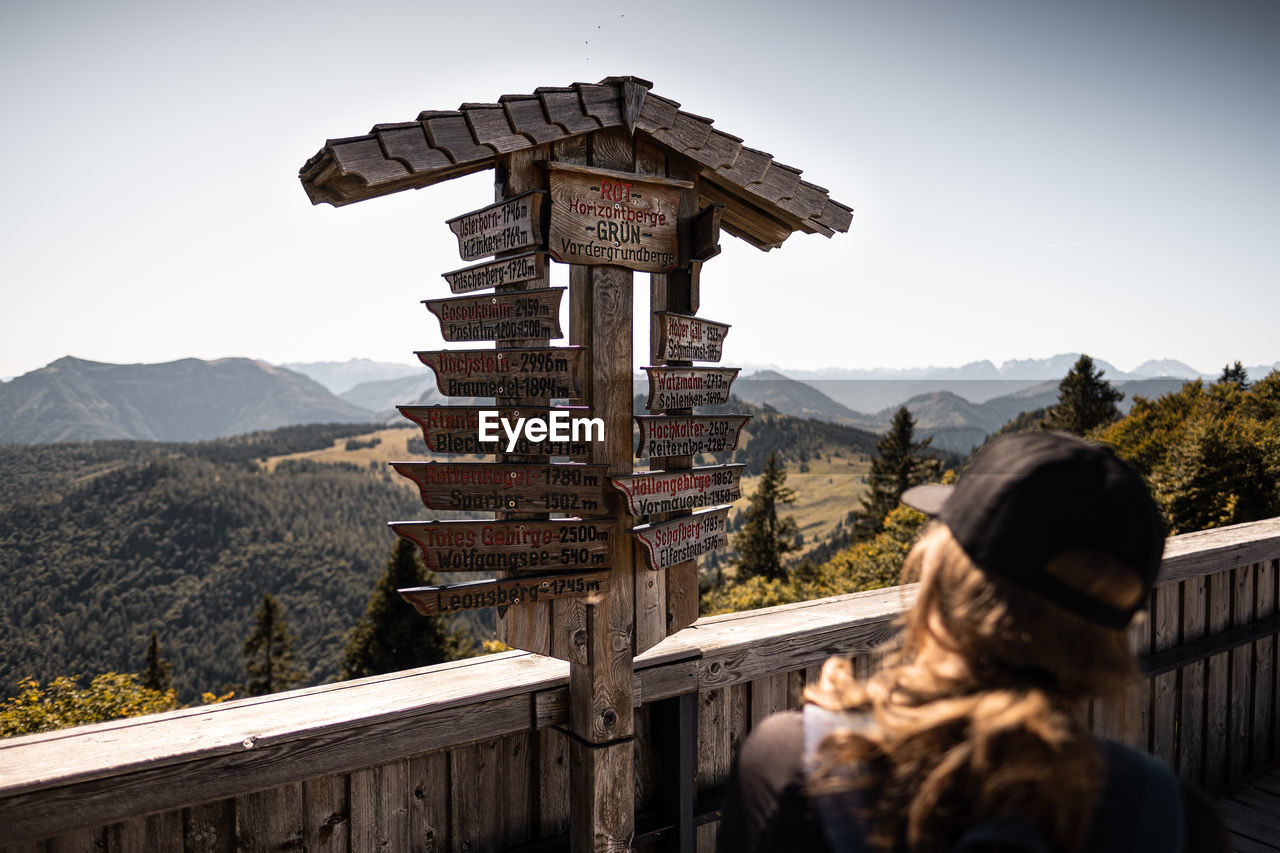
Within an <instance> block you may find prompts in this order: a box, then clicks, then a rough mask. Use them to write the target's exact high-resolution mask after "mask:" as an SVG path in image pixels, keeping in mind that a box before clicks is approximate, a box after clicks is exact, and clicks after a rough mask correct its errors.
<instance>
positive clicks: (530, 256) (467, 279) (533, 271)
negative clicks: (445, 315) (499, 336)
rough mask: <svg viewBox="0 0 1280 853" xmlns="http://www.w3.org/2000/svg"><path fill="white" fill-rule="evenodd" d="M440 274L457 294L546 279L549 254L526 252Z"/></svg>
mask: <svg viewBox="0 0 1280 853" xmlns="http://www.w3.org/2000/svg"><path fill="white" fill-rule="evenodd" d="M441 275H443V276H444V280H445V281H447V282H449V289H450V290H451V291H453V292H454V293H473V292H475V291H477V290H488V289H489V288H491V287H502V286H503V285H506V284H519V283H520V282H523V281H534V280H535V279H540V278H545V277H546V275H547V255H546V253H545V252H525V253H524V254H520V255H515V256H513V257H509V258H508V257H504V258H502V259H501V260H497V261H491V262H489V263H487V264H477V265H475V266H474V267H465V268H463V269H460V270H454V271H452V272H447V273H442V274H441Z"/></svg>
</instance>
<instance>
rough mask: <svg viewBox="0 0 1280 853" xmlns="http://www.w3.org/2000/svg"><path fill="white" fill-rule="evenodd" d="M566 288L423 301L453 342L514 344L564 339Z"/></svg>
mask: <svg viewBox="0 0 1280 853" xmlns="http://www.w3.org/2000/svg"><path fill="white" fill-rule="evenodd" d="M563 294H564V288H563V287H549V288H546V289H543V290H520V291H511V292H506V293H492V294H486V295H484V296H459V297H455V298H453V299H424V300H422V304H423V305H426V306H427V310H428V311H430V312H431V313H432V314H435V315H436V318H437V319H439V320H440V334H441V336H442V337H443V338H444V339H445V340H446V341H449V342H451V343H452V342H454V341H511V340H520V339H527V338H561V337H564V333H563V332H561V331H560V297H561V296H562V295H563Z"/></svg>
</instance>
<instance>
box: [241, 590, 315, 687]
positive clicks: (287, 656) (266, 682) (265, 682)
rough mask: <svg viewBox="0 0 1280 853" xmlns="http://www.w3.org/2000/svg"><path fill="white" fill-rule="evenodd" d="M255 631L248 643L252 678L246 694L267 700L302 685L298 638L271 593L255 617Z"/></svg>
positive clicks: (246, 657)
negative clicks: (296, 652) (296, 646)
mask: <svg viewBox="0 0 1280 853" xmlns="http://www.w3.org/2000/svg"><path fill="white" fill-rule="evenodd" d="M253 623H254V624H253V630H252V631H251V632H250V633H249V636H248V638H247V639H246V640H245V641H244V668H245V672H246V673H247V674H248V676H249V680H248V686H247V688H246V690H245V693H246V694H247V695H249V696H264V695H266V694H268V693H277V692H279V691H281V690H288V689H289V688H290V687H295V686H297V685H298V684H301V683H302V679H303V673H302V672H301V671H300V670H299V669H298V668H297V666H296V665H295V664H294V662H293V644H294V636H293V634H291V633H290V632H289V628H288V626H287V625H286V624H285V621H284V608H282V607H281V606H280V602H279V601H278V600H277V599H276V597H275V596H274V595H272V594H271V593H269V592H267V593H263V595H262V603H261V604H259V605H258V608H257V610H255V611H254V613H253Z"/></svg>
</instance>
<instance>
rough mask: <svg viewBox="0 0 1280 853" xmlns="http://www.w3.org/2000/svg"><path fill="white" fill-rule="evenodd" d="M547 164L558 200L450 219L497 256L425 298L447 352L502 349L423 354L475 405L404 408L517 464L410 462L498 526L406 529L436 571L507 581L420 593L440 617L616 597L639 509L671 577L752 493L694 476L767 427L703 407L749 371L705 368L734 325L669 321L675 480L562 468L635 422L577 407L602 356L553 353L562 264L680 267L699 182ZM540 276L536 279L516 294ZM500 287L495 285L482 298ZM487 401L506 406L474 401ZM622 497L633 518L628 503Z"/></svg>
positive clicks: (669, 423)
mask: <svg viewBox="0 0 1280 853" xmlns="http://www.w3.org/2000/svg"><path fill="white" fill-rule="evenodd" d="M546 167H547V174H548V179H549V186H550V189H549V190H547V191H543V190H535V191H532V192H526V193H523V194H521V195H518V196H516V197H514V198H511V199H507V200H505V201H501V202H498V203H497V204H493V205H489V206H488V207H484V208H481V209H480V210H475V211H472V212H470V213H466V214H463V215H461V216H458V217H455V218H454V219H451V220H449V223H448V224H449V228H450V229H451V230H452V231H453V233H454V234H455V235H456V236H457V238H458V252H459V254H460V255H461V256H462V259H463V260H464V261H475V260H481V259H486V258H491V259H489V260H484V261H483V262H482V263H480V264H476V265H473V266H470V267H466V268H464V269H458V270H453V271H451V272H447V273H444V274H443V275H444V278H445V280H446V281H447V282H448V283H449V288H450V290H452V291H453V293H455V294H461V295H459V296H454V297H452V298H443V299H427V300H424V304H425V305H426V307H427V309H428V310H429V311H430V312H431V313H432V314H434V315H435V317H436V319H437V320H439V322H440V330H441V336H442V337H443V338H444V340H445V341H447V342H449V343H460V342H461V343H470V342H490V341H491V342H494V343H496V344H497V346H496V347H495V348H493V349H451V350H433V351H425V352H419V353H418V354H417V355H418V358H419V360H420V361H421V362H422V363H423V364H425V365H427V366H428V367H430V368H431V369H432V370H433V371H434V373H435V377H436V387H437V388H438V390H439V392H440V393H441V394H442V395H444V396H446V397H455V398H459V397H460V398H470V400H469V401H465V402H471V403H473V404H472V405H458V406H438V405H414V406H401V407H400V411H401V413H402V414H403V415H404V416H405V417H407V418H409V419H410V420H412V421H414V422H415V423H417V424H418V425H419V426H420V427H422V435H423V439H424V440H425V442H426V444H427V447H428V449H429V450H430V451H431V452H433V453H441V454H468V455H489V454H493V453H500V454H508V456H507V457H506V458H502V459H500V460H499V461H496V462H484V461H459V462H449V461H433V462H396V463H393V465H394V467H395V470H396V471H397V472H398V473H400V474H401V475H403V476H405V477H407V478H409V479H410V480H412V481H413V482H414V484H415V485H416V486H417V487H418V491H419V494H420V495H421V498H422V502H423V504H425V505H426V506H427V507H428V508H429V509H433V510H443V511H463V512H475V511H484V512H493V513H495V514H496V515H497V516H498V518H497V519H495V520H492V521H475V520H473V519H467V520H457V521H403V522H394V523H393V524H392V526H393V527H394V528H395V530H396V532H397V533H398V534H399V535H400V536H402V537H404V538H406V539H408V540H410V541H412V542H414V543H415V544H416V545H418V547H419V548H420V550H421V551H422V555H423V557H424V559H425V560H426V562H427V565H428V566H430V567H431V568H432V569H433V570H435V571H439V572H457V571H499V572H503V573H505V575H506V576H505V577H501V578H499V579H497V580H486V581H474V582H468V583H466V584H458V585H451V586H443V587H427V588H423V589H419V590H405V591H403V592H404V593H405V597H406V598H407V599H408V600H410V601H411V602H413V604H414V606H415V607H418V609H419V610H421V611H422V612H424V613H426V612H450V611H454V610H467V609H474V608H478V607H498V608H499V610H500V611H501V610H505V608H506V607H509V606H511V605H515V604H519V603H522V602H532V601H538V600H541V599H550V598H556V597H561V596H567V595H587V594H593V593H598V592H600V591H601V590H603V589H604V588H606V587H607V585H608V577H609V575H608V569H609V558H610V554H611V553H612V551H611V545H610V543H611V542H612V541H613V540H614V538H615V537H616V536H617V535H618V529H619V527H620V525H619V517H622V516H632V517H638V518H642V519H643V518H648V519H650V521H651V523H649V524H644V525H641V526H640V527H636V528H634V529H633V530H632V531H631V534H632V535H633V536H634V537H635V541H637V542H639V543H640V544H641V545H642V546H643V547H644V550H645V552H646V553H647V555H648V557H649V560H648V562H649V567H650V568H651V569H653V570H656V571H666V570H667V569H671V568H672V567H674V566H675V565H676V564H678V563H681V562H685V561H688V560H691V559H693V558H695V557H697V556H699V555H700V554H704V553H706V552H708V551H710V550H712V549H714V548H721V547H724V546H725V545H726V544H727V529H728V523H727V519H728V512H729V507H728V504H731V503H733V502H734V501H736V500H738V499H739V498H740V497H741V496H742V491H741V478H742V470H743V466H741V465H711V466H707V467H701V468H698V467H690V466H691V465H692V458H693V457H696V456H697V455H699V454H704V453H721V452H726V451H731V450H733V449H734V448H735V447H736V446H737V443H738V436H739V433H740V432H741V430H742V428H743V426H744V425H745V424H746V423H747V421H748V420H749V418H748V417H747V416H746V415H723V414H721V415H714V416H710V415H705V416H697V415H694V414H693V409H694V407H696V406H717V405H723V404H724V403H726V402H727V401H728V399H729V387H730V385H731V384H732V383H733V380H734V378H735V377H736V376H737V373H738V370H737V368H723V367H706V366H702V367H695V366H693V362H694V361H710V362H718V361H719V360H720V357H721V352H722V349H721V347H722V344H723V341H724V338H725V335H726V334H727V333H728V331H729V326H728V325H726V324H724V323H716V322H713V321H709V320H705V319H703V318H701V317H696V316H692V315H687V314H679V313H674V312H670V311H660V312H655V313H654V314H653V315H652V316H651V322H652V323H653V324H654V326H655V328H656V330H657V332H658V343H659V345H658V349H657V353H656V354H657V360H658V361H659V362H660V364H658V365H654V366H650V367H646V368H645V370H646V371H648V375H649V385H650V391H649V397H648V400H647V401H646V404H645V408H646V409H647V410H648V411H649V412H651V413H652V414H647V415H641V416H638V417H636V418H635V422H636V423H637V424H638V425H639V428H640V431H639V435H640V441H639V445H638V446H637V447H636V450H635V455H636V456H637V457H640V458H649V459H651V460H655V459H656V460H657V461H659V462H660V464H662V465H663V466H664V467H666V468H668V469H670V470H657V469H654V470H650V471H648V472H641V473H630V474H619V475H617V476H609V474H608V473H607V471H608V469H609V467H610V466H609V465H605V464H582V462H580V461H567V462H566V461H560V462H556V461H552V460H553V459H555V458H560V459H569V460H583V459H589V458H590V457H591V456H592V450H591V445H592V444H593V443H595V442H602V441H604V430H605V422H606V418H605V417H601V415H602V414H604V415H607V416H608V417H609V418H613V423H614V424H615V425H616V424H617V423H618V421H619V419H618V415H619V413H618V412H608V413H601V412H594V411H592V410H591V409H590V408H589V407H587V406H583V405H580V404H578V405H575V401H578V402H579V403H580V401H581V400H582V399H583V397H584V389H585V388H586V387H587V386H588V384H589V382H588V378H589V376H590V373H591V364H590V362H589V360H588V357H587V351H586V350H585V349H584V348H583V347H579V346H567V347H566V346H560V347H553V346H547V342H548V341H551V340H556V339H562V338H563V337H564V331H563V329H562V328H561V324H560V307H561V302H562V297H563V293H564V290H563V288H552V287H547V286H546V284H545V282H546V272H545V271H546V256H547V254H550V255H551V257H553V258H554V259H555V260H557V261H560V262H562V263H568V264H576V265H601V264H607V265H612V266H620V267H624V268H629V269H632V270H638V271H643V272H653V273H667V272H670V271H672V270H674V269H675V268H676V267H677V266H678V265H679V264H680V262H681V249H680V241H679V231H678V228H677V224H678V221H679V213H680V205H681V197H682V196H681V194H682V192H685V191H688V190H689V189H690V188H692V186H693V185H692V184H690V183H688V182H684V181H676V180H672V179H664V178H655V177H652V176H643V175H636V174H630V173H625V172H613V171H609V170H604V169H593V168H586V167H582V166H576V165H570V164H564V163H548V164H546ZM688 254H689V253H688V251H686V252H685V255H686V256H687V255H688ZM493 256H497V257H493ZM686 262H687V261H686ZM524 282H530V284H525V285H524V287H523V288H521V287H514V285H519V284H522V283H524ZM490 288H495V290H493V291H492V292H490V293H477V291H481V290H486V289H490ZM477 398H478V399H477ZM485 398H490V399H493V400H494V403H493V404H491V405H489V406H484V405H474V403H475V402H483V400H484V399H485ZM553 403H555V405H553ZM625 414H626V416H630V411H627V412H626V413H625ZM615 428H616V426H615ZM650 464H651V465H652V464H653V463H652V462H651V463H650ZM619 498H622V500H621V501H619V500H618V499H619ZM619 503H620V504H621V506H622V507H623V509H622V511H621V512H619V511H617V510H614V509H613V507H615V506H617V505H619ZM690 512H692V513H693V514H692V515H689V513H690ZM513 514H514V515H515V517H512V515H513ZM531 514H536V515H537V517H532V515H531ZM504 515H506V516H507V517H506V518H503V516H504ZM671 516H674V517H671Z"/></svg>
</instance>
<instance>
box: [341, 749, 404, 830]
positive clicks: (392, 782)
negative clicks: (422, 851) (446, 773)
mask: <svg viewBox="0 0 1280 853" xmlns="http://www.w3.org/2000/svg"><path fill="white" fill-rule="evenodd" d="M351 849H352V850H353V851H355V850H408V849H409V762H408V761H405V760H402V761H392V762H390V763H388V764H380V765H378V766H377V767H369V768H366V769H364V770H357V771H356V772H354V773H352V774H351Z"/></svg>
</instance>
